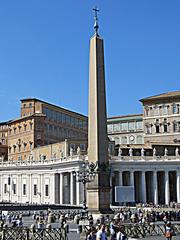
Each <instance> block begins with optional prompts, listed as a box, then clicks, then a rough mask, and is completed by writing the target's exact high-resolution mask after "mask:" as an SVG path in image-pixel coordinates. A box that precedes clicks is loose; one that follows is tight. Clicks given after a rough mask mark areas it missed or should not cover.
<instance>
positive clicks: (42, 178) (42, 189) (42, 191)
mask: <svg viewBox="0 0 180 240" xmlns="http://www.w3.org/2000/svg"><path fill="white" fill-rule="evenodd" d="M40 176H41V190H40V192H41V203H44V195H45V194H44V192H45V184H44V174H41V175H40Z"/></svg>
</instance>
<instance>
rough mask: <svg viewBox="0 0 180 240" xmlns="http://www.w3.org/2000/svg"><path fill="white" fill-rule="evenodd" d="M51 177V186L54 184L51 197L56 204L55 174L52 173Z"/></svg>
mask: <svg viewBox="0 0 180 240" xmlns="http://www.w3.org/2000/svg"><path fill="white" fill-rule="evenodd" d="M50 176H51V179H50V186H52V187H51V188H50V199H51V203H52V204H55V194H56V193H55V174H54V173H52V174H51V175H50Z"/></svg>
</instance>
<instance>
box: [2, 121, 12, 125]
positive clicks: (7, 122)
mask: <svg viewBox="0 0 180 240" xmlns="http://www.w3.org/2000/svg"><path fill="white" fill-rule="evenodd" d="M11 121H12V120H9V121H6V122H0V126H3V125H8V124H9V123H10V122H11Z"/></svg>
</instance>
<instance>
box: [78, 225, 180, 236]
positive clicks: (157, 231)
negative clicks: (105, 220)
mask: <svg viewBox="0 0 180 240" xmlns="http://www.w3.org/2000/svg"><path fill="white" fill-rule="evenodd" d="M122 225H123V226H124V227H125V232H126V234H127V236H128V237H132V238H144V237H148V236H164V235H165V225H164V224H162V223H161V224H158V223H146V224H138V223H136V224H131V223H125V224H122ZM172 228H173V234H174V235H179V236H180V223H172ZM82 229H83V231H82V236H84V237H85V238H83V239H86V237H87V235H88V233H89V230H90V226H88V225H83V226H82ZM107 229H108V227H107ZM107 235H110V232H107Z"/></svg>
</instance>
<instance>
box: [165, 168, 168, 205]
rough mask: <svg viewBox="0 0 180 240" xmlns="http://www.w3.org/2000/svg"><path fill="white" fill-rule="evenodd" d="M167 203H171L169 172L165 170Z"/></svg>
mask: <svg viewBox="0 0 180 240" xmlns="http://www.w3.org/2000/svg"><path fill="white" fill-rule="evenodd" d="M165 204H166V205H169V172H168V171H166V172H165Z"/></svg>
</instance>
